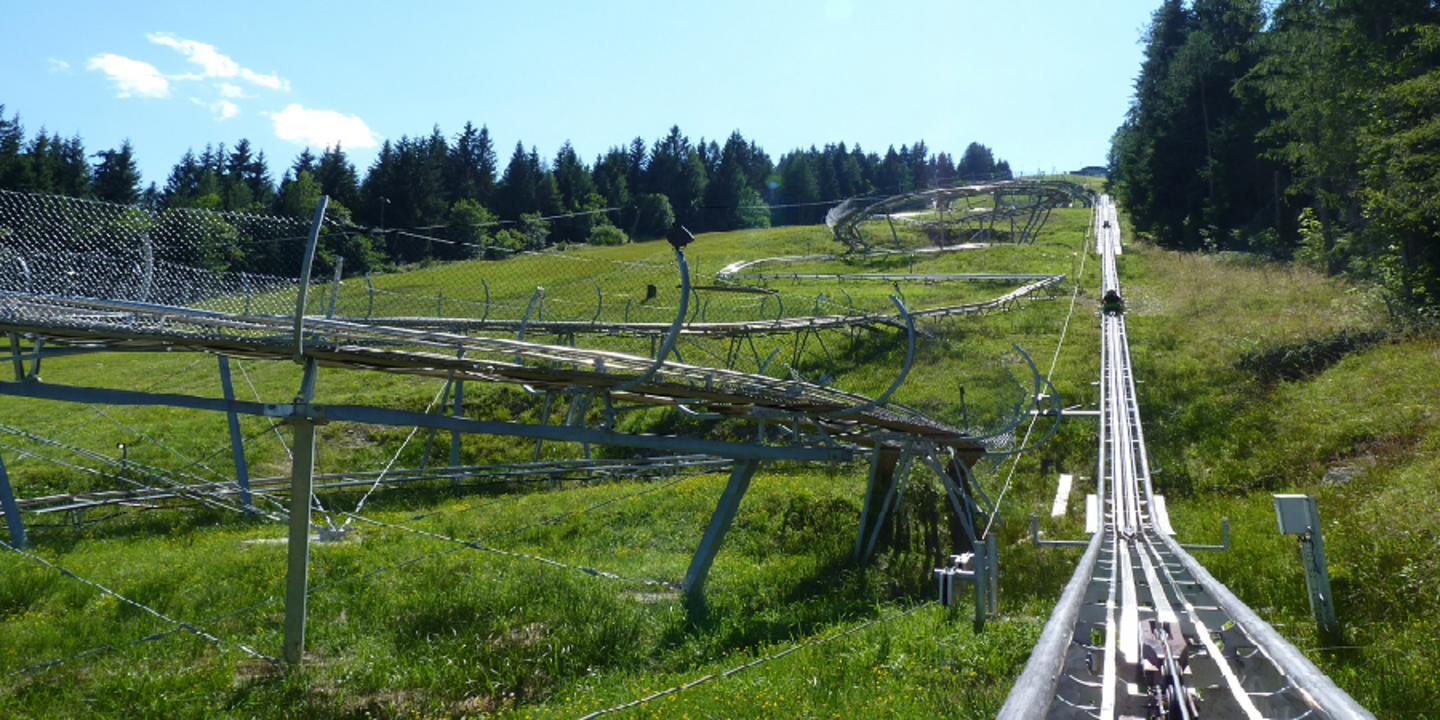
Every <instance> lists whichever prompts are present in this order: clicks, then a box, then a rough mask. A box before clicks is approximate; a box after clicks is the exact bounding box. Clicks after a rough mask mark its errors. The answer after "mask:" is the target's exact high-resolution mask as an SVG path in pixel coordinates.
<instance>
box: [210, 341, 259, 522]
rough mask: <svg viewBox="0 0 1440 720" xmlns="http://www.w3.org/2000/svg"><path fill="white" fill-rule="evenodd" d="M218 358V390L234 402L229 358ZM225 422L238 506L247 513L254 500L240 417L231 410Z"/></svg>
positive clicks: (226, 400)
mask: <svg viewBox="0 0 1440 720" xmlns="http://www.w3.org/2000/svg"><path fill="white" fill-rule="evenodd" d="M219 357H220V389H221V391H222V392H223V393H224V395H225V402H228V403H233V402H235V384H234V383H233V382H231V380H230V358H229V357H228V356H225V355H221V356H219ZM225 418H226V421H227V422H228V423H229V427H230V454H231V455H233V456H235V484H237V485H239V486H240V505H241V506H242V507H244V508H245V510H246V511H247V512H249V511H253V510H254V509H255V503H254V499H253V498H252V497H251V496H250V467H249V465H247V464H246V462H245V441H244V439H243V438H242V437H241V435H240V415H239V414H238V413H236V412H235V410H234V409H231V410H229V411H227V412H226V413H225Z"/></svg>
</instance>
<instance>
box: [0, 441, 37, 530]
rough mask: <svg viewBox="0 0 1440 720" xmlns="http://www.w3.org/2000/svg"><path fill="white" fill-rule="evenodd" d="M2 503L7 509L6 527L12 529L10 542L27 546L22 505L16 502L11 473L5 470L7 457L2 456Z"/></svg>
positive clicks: (0, 467)
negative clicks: (21, 518)
mask: <svg viewBox="0 0 1440 720" xmlns="http://www.w3.org/2000/svg"><path fill="white" fill-rule="evenodd" d="M0 505H3V506H4V510H5V527H6V528H8V529H9V530H10V544H11V545H14V546H15V547H17V548H18V547H26V546H27V545H29V544H30V543H29V542H28V541H27V540H26V539H25V526H24V525H23V524H21V522H20V506H19V505H17V504H16V503H15V492H14V491H13V490H12V489H11V487H10V475H9V474H8V473H6V472H5V458H3V457H0Z"/></svg>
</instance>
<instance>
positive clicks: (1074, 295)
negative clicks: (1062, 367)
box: [980, 212, 1094, 537]
mask: <svg viewBox="0 0 1440 720" xmlns="http://www.w3.org/2000/svg"><path fill="white" fill-rule="evenodd" d="M1091 214H1092V215H1093V214H1094V213H1093V212H1092V213H1091ZM1092 224H1093V223H1092ZM1087 240H1088V238H1087ZM1081 247H1082V252H1081V253H1080V270H1079V271H1078V272H1077V274H1076V278H1075V289H1074V290H1072V291H1071V293H1070V310H1069V312H1067V313H1066V314H1065V324H1064V325H1062V326H1061V327H1060V340H1059V342H1057V343H1055V355H1054V356H1053V357H1051V358H1050V370H1049V371H1048V372H1047V373H1046V374H1045V377H1046V379H1051V378H1054V377H1055V367H1056V366H1057V365H1058V364H1059V362H1060V350H1061V349H1062V348H1064V347H1065V336H1066V334H1067V333H1069V331H1070V319H1071V318H1072V317H1074V316H1075V305H1076V304H1077V301H1078V300H1079V298H1080V278H1082V277H1084V276H1085V261H1086V260H1087V259H1088V258H1089V256H1090V253H1088V252H1084V251H1083V247H1084V245H1083V244H1082V245H1081ZM1039 420H1040V415H1039V414H1038V413H1037V414H1036V415H1035V416H1034V417H1032V418H1030V424H1029V425H1028V426H1026V428H1025V437H1024V438H1023V439H1022V440H1021V441H1020V447H1025V445H1026V443H1028V442H1030V433H1031V432H1032V431H1034V429H1035V423H1036V422H1038V421H1039ZM1057 422H1058V419H1057ZM1019 466H1020V456H1019V455H1015V456H1014V459H1013V460H1012V461H1011V463H1010V472H1009V474H1007V475H1006V476H1005V485H1004V486H1003V487H1001V488H1000V494H999V495H998V496H997V497H996V498H995V512H993V513H991V515H990V519H989V520H987V521H986V523H985V530H984V532H982V533H981V534H980V536H981V537H986V536H988V535H989V534H990V528H991V526H993V525H994V524H995V518H997V517H999V516H1000V503H1002V502H1004V500H1005V493H1007V492H1009V491H1010V482H1011V480H1013V479H1014V478H1015V469H1016V468H1018V467H1019Z"/></svg>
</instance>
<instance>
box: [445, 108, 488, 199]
mask: <svg viewBox="0 0 1440 720" xmlns="http://www.w3.org/2000/svg"><path fill="white" fill-rule="evenodd" d="M495 169H496V168H495V148H494V145H493V144H492V143H491V142H490V129H489V128H487V127H485V126H483V125H482V126H481V127H480V129H479V130H476V129H475V126H474V124H472V123H469V122H467V123H465V127H464V129H462V130H461V131H460V134H459V135H457V136H456V138H455V144H454V145H453V146H452V147H451V148H450V156H449V158H448V159H447V162H446V172H445V186H446V189H447V190H448V191H449V193H450V195H451V196H452V197H454V198H455V199H457V200H460V199H466V200H474V201H476V202H478V203H480V204H481V205H482V206H487V207H488V206H489V204H490V203H491V202H493V200H494V198H493V196H494V194H495Z"/></svg>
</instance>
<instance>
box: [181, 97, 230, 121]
mask: <svg viewBox="0 0 1440 720" xmlns="http://www.w3.org/2000/svg"><path fill="white" fill-rule="evenodd" d="M190 102H192V103H195V104H196V105H199V106H200V107H203V108H205V109H207V110H209V111H210V112H212V113H214V114H215V119H216V120H229V119H230V118H232V117H235V116H236V115H239V114H240V106H239V105H236V104H235V103H232V102H230V101H229V100H217V101H215V102H205V101H204V100H201V99H200V98H196V97H192V98H190Z"/></svg>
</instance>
